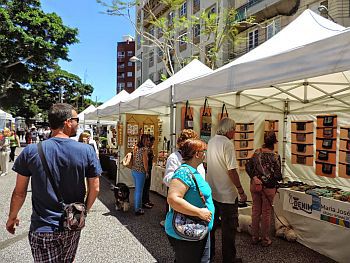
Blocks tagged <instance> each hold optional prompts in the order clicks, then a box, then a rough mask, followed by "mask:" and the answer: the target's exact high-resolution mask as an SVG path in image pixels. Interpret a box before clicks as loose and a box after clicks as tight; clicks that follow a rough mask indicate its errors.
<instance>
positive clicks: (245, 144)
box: [234, 123, 254, 169]
mask: <svg viewBox="0 0 350 263" xmlns="http://www.w3.org/2000/svg"><path fill="white" fill-rule="evenodd" d="M234 140H235V149H236V155H237V156H236V158H237V161H238V165H239V167H240V168H241V169H244V168H245V164H246V162H247V160H248V159H249V157H250V156H251V155H252V154H253V152H254V123H236V132H235V138H234Z"/></svg>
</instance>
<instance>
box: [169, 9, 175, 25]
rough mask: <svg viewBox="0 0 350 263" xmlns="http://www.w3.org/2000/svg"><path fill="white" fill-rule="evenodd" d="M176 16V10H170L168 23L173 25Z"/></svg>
mask: <svg viewBox="0 0 350 263" xmlns="http://www.w3.org/2000/svg"><path fill="white" fill-rule="evenodd" d="M174 18H175V13H174V12H172V11H171V12H169V14H168V24H169V26H171V25H172V24H173V23H174Z"/></svg>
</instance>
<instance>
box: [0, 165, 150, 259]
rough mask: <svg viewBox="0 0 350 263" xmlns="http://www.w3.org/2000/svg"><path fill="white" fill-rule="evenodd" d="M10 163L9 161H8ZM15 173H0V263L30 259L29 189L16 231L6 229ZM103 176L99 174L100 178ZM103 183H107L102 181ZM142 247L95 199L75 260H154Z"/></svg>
mask: <svg viewBox="0 0 350 263" xmlns="http://www.w3.org/2000/svg"><path fill="white" fill-rule="evenodd" d="M10 167H12V163H11V164H10ZM15 179H16V175H15V173H14V172H13V171H11V172H10V174H9V175H7V176H4V177H0V187H1V188H0V189H1V192H0V211H1V214H0V263H3V262H21V263H22V262H23V263H24V262H33V259H32V255H31V252H30V247H29V243H28V238H27V234H28V229H29V224H30V214H31V203H30V202H31V193H30V189H29V192H28V195H27V198H26V202H25V204H24V206H23V208H22V210H21V212H20V220H21V221H20V226H19V227H18V229H17V233H16V235H11V234H9V233H8V232H7V231H6V229H5V224H6V220H7V214H8V210H9V204H10V198H11V193H12V190H13V187H14V185H15ZM103 180H106V179H104V178H102V181H103ZM105 185H106V184H105ZM155 261H156V260H155V259H154V258H153V257H152V255H151V254H150V253H149V252H148V251H147V250H146V249H145V247H144V246H143V245H142V244H141V243H140V242H139V241H138V240H137V239H136V238H135V237H134V235H133V234H131V232H130V231H128V230H127V228H126V227H125V226H124V225H123V224H122V223H120V221H119V220H118V219H117V218H116V217H114V216H111V214H110V211H109V209H108V208H107V207H106V206H105V205H103V204H102V203H101V201H99V200H97V201H96V203H95V205H94V207H93V211H92V212H91V213H90V214H89V217H88V221H87V226H86V227H85V229H84V230H83V232H82V237H81V240H80V244H79V248H78V252H77V257H76V262H155Z"/></svg>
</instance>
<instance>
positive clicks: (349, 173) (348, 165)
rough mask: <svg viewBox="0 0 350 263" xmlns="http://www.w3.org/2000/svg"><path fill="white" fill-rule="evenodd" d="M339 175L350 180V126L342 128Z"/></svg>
mask: <svg viewBox="0 0 350 263" xmlns="http://www.w3.org/2000/svg"><path fill="white" fill-rule="evenodd" d="M338 169H339V170H338V175H339V176H340V177H343V178H347V179H350V126H345V127H340V146H339V167H338Z"/></svg>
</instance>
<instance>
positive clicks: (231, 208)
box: [206, 118, 247, 263]
mask: <svg viewBox="0 0 350 263" xmlns="http://www.w3.org/2000/svg"><path fill="white" fill-rule="evenodd" d="M235 128H236V123H235V121H234V120H232V119H230V118H224V119H222V120H221V121H220V122H219V124H218V128H217V131H216V135H215V136H214V137H213V138H212V139H210V140H209V143H208V151H207V178H206V180H207V181H208V183H209V185H210V187H211V189H212V195H213V201H214V205H215V217H214V227H213V230H212V232H211V234H210V238H211V240H210V250H211V253H210V256H211V258H213V257H214V255H215V230H216V228H217V226H218V225H219V217H220V218H221V226H222V257H223V262H224V263H232V262H242V260H241V259H240V258H236V244H235V237H236V228H237V225H238V196H239V197H240V199H241V201H247V196H246V194H245V193H244V190H243V188H242V185H241V182H240V179H239V175H238V173H237V169H238V165H237V160H236V154H235V147H234V144H233V142H232V141H231V140H232V139H233V138H234V134H235Z"/></svg>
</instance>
